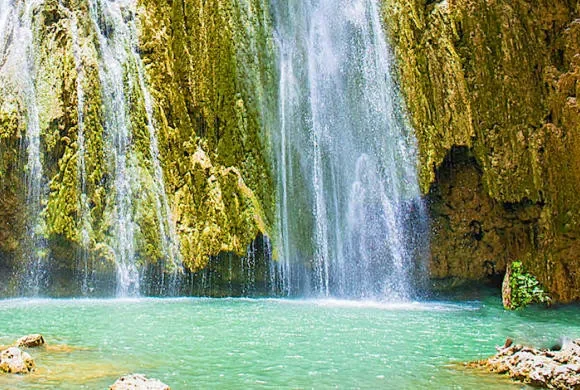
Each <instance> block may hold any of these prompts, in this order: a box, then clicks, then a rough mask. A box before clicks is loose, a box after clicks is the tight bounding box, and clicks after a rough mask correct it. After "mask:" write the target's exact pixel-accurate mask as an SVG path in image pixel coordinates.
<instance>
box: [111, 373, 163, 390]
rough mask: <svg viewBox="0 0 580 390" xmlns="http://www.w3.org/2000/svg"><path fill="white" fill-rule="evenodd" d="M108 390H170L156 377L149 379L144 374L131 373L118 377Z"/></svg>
mask: <svg viewBox="0 0 580 390" xmlns="http://www.w3.org/2000/svg"><path fill="white" fill-rule="evenodd" d="M109 389H110V390H171V389H170V388H169V386H167V385H166V384H165V383H163V382H160V381H158V380H157V379H149V378H147V377H146V376H145V375H141V374H132V375H127V376H124V377H122V378H119V379H118V380H117V381H116V382H115V383H113V385H112V386H111V387H110V388H109Z"/></svg>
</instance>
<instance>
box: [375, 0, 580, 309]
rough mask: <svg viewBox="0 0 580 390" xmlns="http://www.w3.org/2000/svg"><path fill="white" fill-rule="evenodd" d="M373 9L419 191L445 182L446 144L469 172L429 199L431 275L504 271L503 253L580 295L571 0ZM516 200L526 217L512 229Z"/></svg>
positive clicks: (578, 23) (549, 283)
mask: <svg viewBox="0 0 580 390" xmlns="http://www.w3.org/2000/svg"><path fill="white" fill-rule="evenodd" d="M383 11H384V14H385V18H384V20H385V24H386V26H387V27H388V29H389V32H390V36H391V41H392V43H393V46H394V51H395V54H396V55H397V57H398V60H399V70H400V80H401V86H402V90H403V93H404V95H405V97H406V104H407V107H408V109H409V112H410V116H411V121H412V123H413V126H414V128H415V130H416V136H417V139H418V142H419V150H420V160H421V161H420V176H421V187H422V189H423V191H424V192H425V193H430V191H431V192H432V191H433V189H434V186H437V185H441V186H443V187H444V186H445V185H447V184H445V183H441V182H440V181H439V180H440V179H441V178H442V177H441V175H440V174H439V173H440V171H441V169H442V168H443V167H444V165H445V161H446V159H448V157H449V155H450V154H452V153H453V150H454V149H455V148H458V147H464V148H466V149H467V150H469V151H470V154H471V156H472V158H473V160H472V162H471V163H470V164H469V166H470V167H469V168H468V169H471V170H473V169H475V170H477V171H478V172H479V177H478V178H477V180H472V183H474V185H469V186H467V185H461V183H459V182H457V181H455V183H457V184H458V185H457V186H454V187H453V188H452V189H451V191H448V192H447V193H445V191H444V190H445V189H444V188H441V187H440V188H439V189H440V190H443V191H441V193H440V195H441V196H438V197H436V199H432V201H433V202H432V206H433V208H434V209H435V210H434V211H435V213H434V228H435V229H438V230H435V231H434V234H433V236H432V242H433V246H434V248H435V250H434V255H433V263H432V270H433V273H434V276H435V277H437V278H442V277H463V278H465V279H473V278H477V279H481V278H485V277H486V273H487V271H485V269H484V268H483V267H482V266H483V263H485V262H488V261H490V262H491V263H492V264H490V266H489V267H488V268H495V269H494V270H493V269H492V271H494V272H495V273H502V272H503V271H505V266H506V257H508V256H509V259H508V260H510V261H515V260H522V261H523V262H524V263H525V266H526V267H527V269H529V270H530V273H532V274H533V275H534V276H535V277H537V278H538V279H539V280H540V282H541V283H542V284H543V285H544V286H545V287H546V288H547V289H548V291H549V292H550V293H551V294H552V295H553V297H554V298H555V300H556V301H561V302H570V301H574V300H580V263H579V262H578V261H577V260H576V259H577V253H578V252H579V251H580V240H578V238H580V222H579V221H580V197H578V196H577V194H578V193H579V192H580V165H579V164H580V132H578V129H579V128H580V106H579V105H578V102H577V95H578V92H579V87H578V86H579V85H580V3H579V2H578V1H577V0H574V1H568V0H550V1H548V0H539V1H536V2H529V1H526V0H515V1H508V0H499V1H493V2H489V1H486V0H453V1H452V0H449V1H441V2H431V1H429V2H425V1H421V0H411V1H408V0H392V1H386V0H385V1H384V6H383ZM470 180H471V179H470ZM530 205H531V207H528V206H530ZM512 206H514V207H515V208H516V209H517V210H513V207H512ZM522 206H523V207H522ZM479 208H480V209H479ZM502 208H504V209H506V210H505V213H504V214H502V212H504V210H502ZM462 210H463V211H467V213H468V215H466V216H465V217H462V216H461V211H462ZM522 211H523V212H525V213H527V212H528V211H529V212H530V213H532V218H533V219H535V221H530V222H527V221H523V225H524V226H523V228H522V229H520V228H519V227H518V226H521V224H520V223H519V222H518V221H513V219H514V212H515V213H520V212H522ZM516 217H517V219H521V218H520V217H519V216H516ZM461 218H465V219H466V220H465V221H461V220H460V219H461ZM524 218H527V217H524ZM472 221H475V223H473V224H472ZM532 225H533V226H532ZM530 228H531V230H530ZM446 240H449V242H450V243H449V245H448V244H447V242H446ZM500 248H501V249H502V250H503V251H502V250H500ZM515 256H518V257H515ZM492 266H493V267H492Z"/></svg>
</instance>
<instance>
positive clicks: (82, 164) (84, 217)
mask: <svg viewBox="0 0 580 390" xmlns="http://www.w3.org/2000/svg"><path fill="white" fill-rule="evenodd" d="M77 24H78V22H77V19H76V15H75V14H73V13H72V12H71V15H70V31H71V39H72V45H73V57H74V60H75V69H76V72H77V81H76V92H77V121H78V132H77V136H78V139H77V144H78V160H77V174H78V177H79V194H80V198H79V210H80V219H81V220H80V229H81V231H80V234H81V240H80V241H81V242H80V243H81V245H80V250H79V252H80V253H79V254H78V257H79V259H78V263H79V267H78V268H79V270H80V271H81V275H80V278H81V292H82V293H83V294H84V295H87V294H88V293H89V292H90V288H91V287H90V283H89V279H90V275H91V273H92V271H91V270H90V269H89V250H88V249H89V247H90V232H91V221H90V204H89V199H88V194H87V167H86V142H85V125H84V116H85V114H84V109H85V91H84V86H83V82H84V80H85V71H84V67H83V58H82V48H81V46H80V43H79V36H78V26H77Z"/></svg>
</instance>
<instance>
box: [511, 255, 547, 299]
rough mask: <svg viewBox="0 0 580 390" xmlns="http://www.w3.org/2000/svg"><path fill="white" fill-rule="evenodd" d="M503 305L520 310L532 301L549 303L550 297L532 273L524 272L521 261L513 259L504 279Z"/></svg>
mask: <svg viewBox="0 0 580 390" xmlns="http://www.w3.org/2000/svg"><path fill="white" fill-rule="evenodd" d="M503 294H504V297H503V298H504V299H503V301H504V307H505V308H506V309H508V310H520V309H523V308H525V307H526V306H528V305H531V304H533V303H544V304H548V305H549V304H550V303H551V302H552V299H551V298H550V296H549V295H548V294H547V293H546V291H544V288H543V287H542V285H541V284H540V282H538V279H536V278H535V277H534V276H533V275H531V274H529V273H527V272H526V269H525V267H524V265H523V264H522V262H521V261H514V262H513V263H512V264H511V265H510V267H509V268H508V273H507V274H506V281H504V289H503Z"/></svg>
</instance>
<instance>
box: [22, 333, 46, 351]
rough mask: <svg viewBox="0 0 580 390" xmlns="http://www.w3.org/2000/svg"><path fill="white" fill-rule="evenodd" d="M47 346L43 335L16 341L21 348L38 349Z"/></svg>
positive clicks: (33, 335) (29, 336) (31, 335)
mask: <svg viewBox="0 0 580 390" xmlns="http://www.w3.org/2000/svg"><path fill="white" fill-rule="evenodd" d="M44 344H45V342H44V337H42V335H41V334H30V335H28V336H24V337H21V338H19V339H18V340H16V346H17V347H20V348H23V347H24V348H36V347H40V346H43V345H44Z"/></svg>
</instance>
